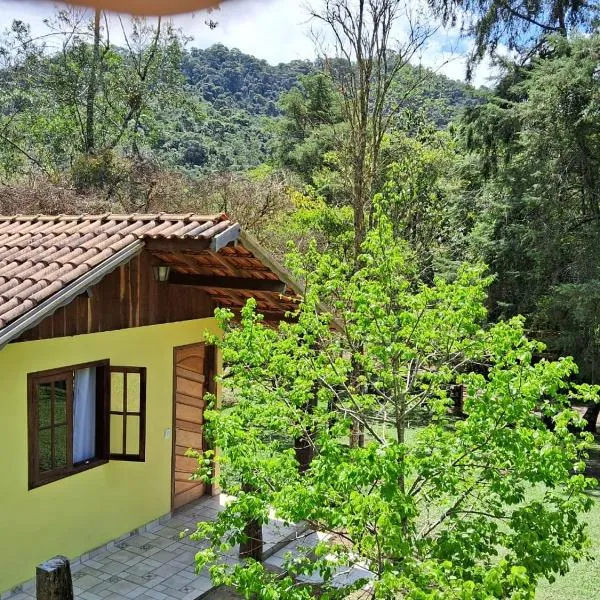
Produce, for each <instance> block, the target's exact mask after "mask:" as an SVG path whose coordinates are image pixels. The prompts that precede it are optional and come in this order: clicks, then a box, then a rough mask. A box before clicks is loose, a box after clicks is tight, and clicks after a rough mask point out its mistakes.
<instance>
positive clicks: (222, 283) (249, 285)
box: [169, 271, 286, 294]
mask: <svg viewBox="0 0 600 600" xmlns="http://www.w3.org/2000/svg"><path fill="white" fill-rule="evenodd" d="M169 283H171V284H174V285H193V286H196V287H203V288H214V289H223V290H247V291H248V292H276V293H278V294H283V293H284V292H285V290H286V285H285V283H283V282H282V281H278V280H274V279H253V278H252V277H219V276H216V275H188V274H185V273H178V272H177V271H172V272H171V274H170V275H169Z"/></svg>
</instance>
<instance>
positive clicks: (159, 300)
mask: <svg viewBox="0 0 600 600" xmlns="http://www.w3.org/2000/svg"><path fill="white" fill-rule="evenodd" d="M158 262H159V260H158V259H157V258H155V257H154V256H153V255H151V254H150V253H148V252H146V251H144V252H142V253H141V254H139V255H137V256H136V257H134V258H133V259H132V260H131V261H130V262H129V263H128V264H126V265H123V266H121V267H119V268H118V269H116V270H115V271H113V272H112V273H109V274H108V275H106V277H104V279H103V280H102V281H100V282H99V283H98V284H96V285H95V286H93V287H92V288H91V289H90V292H91V295H90V296H89V297H88V295H86V294H84V295H81V296H79V297H77V298H75V300H73V301H72V302H71V303H70V304H68V305H67V306H64V307H62V308H59V309H58V310H57V311H56V312H55V313H54V314H53V315H51V316H49V317H47V318H46V319H44V320H43V321H42V322H41V323H39V324H38V325H36V326H35V327H33V328H32V329H30V330H28V331H26V332H25V333H24V334H23V335H22V336H21V337H20V338H18V339H17V340H15V341H16V342H23V341H31V340H41V339H48V338H54V337H65V336H72V335H79V334H84V333H97V332H101V331H113V330H117V329H126V328H130V327H143V326H146V325H156V324H159V323H171V322H174V321H186V320H189V319H200V318H203V317H210V316H212V315H213V313H214V309H215V305H216V303H215V301H214V300H213V299H212V298H211V297H210V296H209V294H207V293H206V292H205V291H204V290H202V289H200V288H194V287H187V286H186V287H182V286H173V285H170V284H167V283H161V282H157V281H155V280H154V277H153V274H152V265H153V264H157V263H158Z"/></svg>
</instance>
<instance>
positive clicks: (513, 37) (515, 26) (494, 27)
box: [429, 0, 600, 78]
mask: <svg viewBox="0 0 600 600" xmlns="http://www.w3.org/2000/svg"><path fill="white" fill-rule="evenodd" d="M429 4H430V6H432V7H433V9H434V10H435V11H436V13H437V14H438V15H440V16H441V17H442V20H443V21H444V23H446V24H452V25H456V24H457V23H460V26H461V30H462V32H463V33H464V34H465V35H468V36H472V37H473V39H474V46H473V50H472V51H471V53H470V55H469V57H468V62H467V75H468V77H469V78H470V76H471V74H472V69H473V67H474V66H475V65H476V64H477V63H479V62H480V61H481V60H482V59H483V58H484V56H485V55H486V54H490V55H492V56H494V55H495V54H496V51H497V50H498V49H499V48H500V47H502V46H506V47H507V48H508V49H509V50H511V51H513V52H516V53H517V54H518V55H519V56H520V58H521V60H524V61H527V60H528V59H529V58H531V57H532V56H535V55H537V54H539V53H542V55H543V54H544V52H545V43H546V41H547V38H548V36H551V35H556V34H558V35H561V36H563V37H567V36H568V35H572V34H574V33H577V32H579V33H591V32H592V31H594V28H595V27H596V26H597V23H598V17H599V16H600V15H599V12H598V6H597V4H596V3H594V2H583V1H582V0H533V1H532V0H429Z"/></svg>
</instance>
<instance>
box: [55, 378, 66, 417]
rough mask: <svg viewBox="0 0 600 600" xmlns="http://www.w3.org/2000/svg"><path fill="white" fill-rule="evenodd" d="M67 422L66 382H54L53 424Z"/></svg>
mask: <svg viewBox="0 0 600 600" xmlns="http://www.w3.org/2000/svg"><path fill="white" fill-rule="evenodd" d="M66 422H67V382H66V381H64V380H63V381H55V382H54V424H59V423H66Z"/></svg>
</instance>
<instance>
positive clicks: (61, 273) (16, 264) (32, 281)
mask: <svg viewBox="0 0 600 600" xmlns="http://www.w3.org/2000/svg"><path fill="white" fill-rule="evenodd" d="M230 225H231V221H229V220H228V219H227V217H226V215H224V214H217V215H196V214H193V213H189V214H167V213H159V214H151V215H143V214H137V213H136V214H130V215H117V214H104V215H88V214H85V215H30V216H28V215H15V216H0V329H2V328H3V327H5V326H6V325H8V324H10V323H11V322H12V321H14V320H15V319H17V318H19V317H20V316H22V315H24V314H25V313H27V312H28V311H30V310H31V309H33V308H35V307H36V306H37V305H39V304H40V303H41V302H44V301H45V300H47V299H49V298H50V297H51V296H52V295H54V294H56V293H57V292H60V291H61V289H63V288H64V287H65V286H66V285H68V284H69V283H71V282H73V281H75V280H76V279H77V278H79V277H81V276H82V275H85V274H86V273H88V272H90V271H91V270H92V269H94V268H95V267H97V266H99V265H101V264H102V263H103V262H104V261H105V260H107V259H109V258H110V257H112V256H113V255H114V254H115V253H117V252H119V251H120V250H123V249H125V248H127V247H128V246H130V245H132V244H135V243H136V242H137V241H138V240H143V239H145V238H153V239H156V238H158V239H161V238H167V239H173V238H179V239H210V238H212V237H213V236H215V235H217V234H219V233H221V232H222V231H224V230H225V229H227V227H229V226H230Z"/></svg>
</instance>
